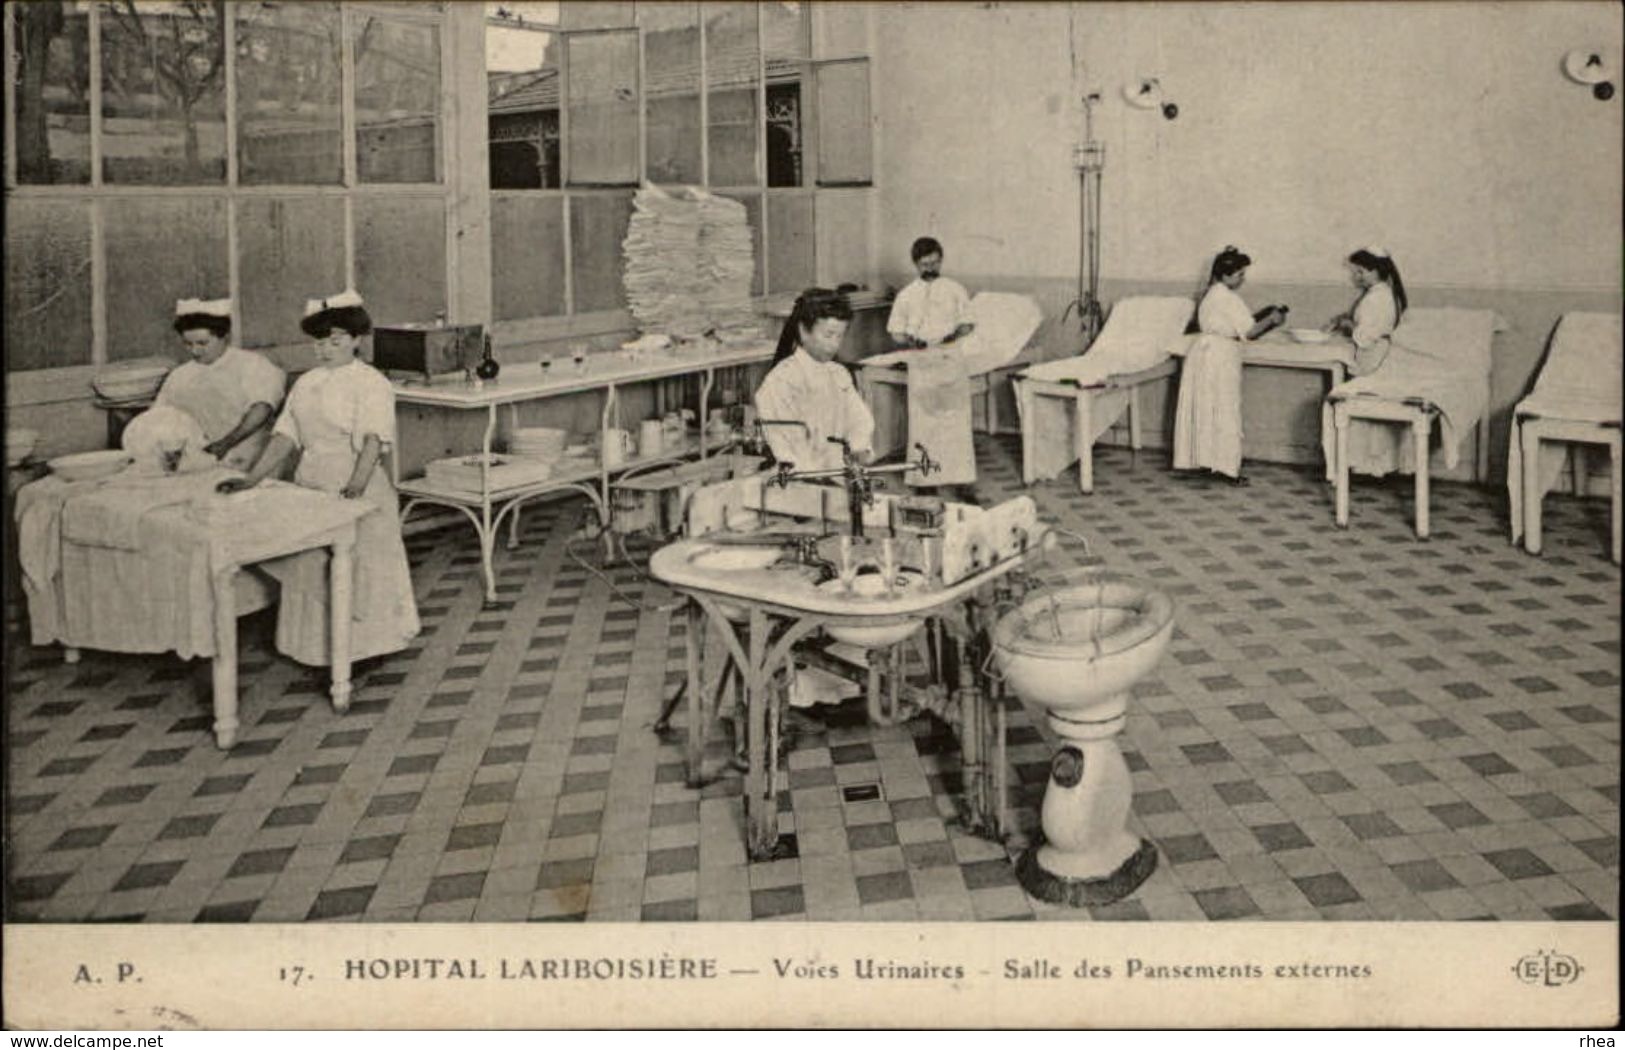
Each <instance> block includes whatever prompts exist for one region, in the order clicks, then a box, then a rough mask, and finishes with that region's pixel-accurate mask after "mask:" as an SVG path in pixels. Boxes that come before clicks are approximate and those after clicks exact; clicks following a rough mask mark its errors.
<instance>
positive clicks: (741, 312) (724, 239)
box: [693, 190, 759, 330]
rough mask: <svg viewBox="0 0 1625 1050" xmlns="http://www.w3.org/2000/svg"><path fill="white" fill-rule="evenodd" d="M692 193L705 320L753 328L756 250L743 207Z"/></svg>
mask: <svg viewBox="0 0 1625 1050" xmlns="http://www.w3.org/2000/svg"><path fill="white" fill-rule="evenodd" d="M693 192H694V193H695V195H696V196H697V197H698V199H699V210H700V267H699V276H700V296H701V302H702V303H703V305H704V307H705V313H706V316H707V319H708V320H709V321H710V322H711V326H712V327H715V328H719V329H733V330H737V329H740V328H750V327H753V326H756V325H757V323H758V322H757V321H756V308H755V306H754V305H753V304H752V303H751V299H750V285H751V280H752V278H753V277H754V276H755V274H756V251H755V245H754V244H753V243H752V241H751V235H750V218H749V215H748V213H747V212H746V211H745V206H744V205H743V204H741V203H739V202H738V201H736V200H729V199H728V198H726V197H718V196H715V195H713V194H710V193H705V192H703V191H700V190H695V191H693ZM758 330H759V329H758Z"/></svg>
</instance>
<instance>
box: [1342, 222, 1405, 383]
mask: <svg viewBox="0 0 1625 1050" xmlns="http://www.w3.org/2000/svg"><path fill="white" fill-rule="evenodd" d="M1348 266H1349V277H1350V278H1351V279H1352V280H1353V281H1354V286H1355V287H1356V288H1358V289H1360V297H1359V298H1358V299H1356V300H1354V305H1353V306H1351V307H1349V309H1348V311H1347V312H1345V313H1341V314H1338V315H1337V316H1336V317H1334V318H1332V319H1331V321H1329V322H1328V323H1327V325H1326V329H1327V331H1331V332H1337V333H1338V334H1340V335H1346V336H1348V337H1349V338H1350V339H1352V340H1353V341H1354V367H1353V369H1352V371H1353V372H1354V374H1355V375H1357V376H1363V375H1370V374H1371V373H1372V372H1375V371H1376V370H1377V368H1378V366H1380V365H1381V364H1382V362H1383V359H1384V358H1386V357H1387V356H1388V338H1389V336H1391V335H1393V334H1394V329H1395V328H1396V327H1398V325H1399V319H1400V318H1401V317H1403V316H1404V314H1405V308H1406V306H1407V305H1408V303H1409V300H1408V299H1406V297H1405V282H1404V281H1402V280H1400V277H1399V267H1398V266H1396V265H1395V264H1394V260H1393V258H1392V257H1391V256H1389V254H1388V252H1387V250H1385V249H1383V248H1361V249H1360V250H1358V251H1356V252H1352V253H1350V255H1349V257H1348Z"/></svg>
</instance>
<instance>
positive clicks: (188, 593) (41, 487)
mask: <svg viewBox="0 0 1625 1050" xmlns="http://www.w3.org/2000/svg"><path fill="white" fill-rule="evenodd" d="M224 476H225V472H224V471H222V470H210V471H207V472H205V473H202V474H198V475H184V476H178V477H173V478H167V479H163V481H162V482H160V483H159V484H163V485H175V486H178V487H180V488H179V489H178V491H180V492H181V493H182V494H181V496H180V497H179V499H178V500H176V501H171V502H168V503H167V504H164V503H161V502H160V503H155V504H154V505H153V507H152V509H148V510H140V509H137V510H131V511H129V512H128V513H127V515H126V517H125V524H126V525H127V526H128V528H127V529H126V530H125V531H126V532H127V533H128V534H129V535H132V536H134V537H135V541H134V544H133V546H132V547H129V548H121V549H118V550H112V549H103V548H99V547H95V546H90V545H84V544H77V543H74V542H72V541H70V540H69V539H68V538H67V537H66V536H63V535H62V533H63V531H64V530H63V527H62V524H61V522H62V518H63V516H64V514H65V513H66V505H67V503H68V502H69V501H70V500H72V499H74V498H75V497H76V496H78V495H82V494H88V493H91V492H94V491H95V490H96V488H97V487H98V485H99V484H100V483H98V482H72V483H70V482H63V481H62V480H61V479H59V478H55V477H49V478H43V479H41V480H40V481H38V482H36V483H34V484H33V485H30V486H27V487H25V488H24V489H23V490H22V491H20V492H19V493H18V509H17V514H18V518H19V520H22V517H23V515H26V514H30V513H34V512H46V513H50V514H54V515H55V523H54V524H53V525H52V526H51V528H52V530H53V532H54V534H55V535H56V536H58V537H59V541H60V542H59V545H60V547H61V549H62V551H63V558H62V562H61V565H60V567H59V568H58V569H57V570H56V571H57V572H58V573H59V574H60V575H59V576H58V577H56V578H55V579H54V580H53V581H52V588H51V590H50V591H49V592H48V593H40V592H35V593H32V594H31V595H30V620H31V626H32V629H33V635H34V642H35V644H49V643H51V642H53V641H54V642H58V643H60V644H61V645H62V646H63V647H64V658H65V659H66V660H67V661H68V662H69V663H73V662H76V661H77V660H78V658H79V650H80V649H105V650H108V651H114V652H166V651H173V652H177V653H179V654H180V655H181V656H183V657H191V656H193V655H207V650H206V649H205V648H204V646H205V645H207V646H209V647H211V648H212V649H213V678H214V733H215V742H216V743H217V744H218V745H219V746H220V747H221V748H230V747H232V746H233V745H234V744H235V743H236V742H237V730H238V727H239V722H238V718H237V701H238V697H237V611H238V609H237V588H236V577H237V574H238V572H239V570H241V569H242V568H244V567H245V566H249V565H253V564H255V563H258V562H263V561H267V560H269V559H272V558H279V557H282V556H284V555H289V554H297V553H299V552H301V551H307V550H317V549H320V548H323V547H329V548H331V549H332V561H331V565H330V572H329V576H328V586H329V588H330V601H329V604H328V609H329V616H330V631H331V633H330V635H329V640H330V646H331V652H330V654H329V656H330V662H331V666H332V675H333V685H332V699H333V707H334V710H337V711H341V712H342V711H344V710H346V709H347V708H348V707H349V705H350V694H351V690H352V686H351V682H350V617H351V605H352V588H353V575H354V573H353V566H354V551H355V543H356V522H357V521H359V520H360V519H361V518H362V517H364V516H365V515H367V514H370V513H372V512H373V511H374V510H376V509H377V508H376V507H374V506H373V505H372V504H370V503H367V502H365V501H362V500H347V499H342V498H340V497H338V496H335V495H330V494H327V493H323V492H317V491H314V490H312V489H307V488H302V487H300V486H297V485H293V484H290V483H287V482H277V481H267V482H264V483H263V484H262V485H261V486H260V487H259V488H257V489H255V490H252V492H251V493H245V494H244V495H243V496H242V497H233V499H241V500H242V501H243V502H241V503H240V505H239V507H240V509H233V508H231V507H230V505H229V504H227V505H225V506H227V508H228V509H226V510H224V511H222V512H221V513H220V514H219V515H218V517H215V518H212V519H210V520H209V521H208V523H207V524H205V523H204V521H201V520H199V519H198V518H197V517H194V515H193V513H192V508H191V506H190V500H191V499H192V498H195V496H196V495H197V494H199V493H205V492H211V491H212V490H213V486H214V484H215V483H216V482H217V481H218V480H220V478H222V477H224ZM114 513H123V512H122V511H119V512H114ZM70 554H72V555H73V557H72V558H70V557H69V555H70ZM93 559H103V560H100V561H97V560H93ZM81 565H82V566H83V568H82V569H79V568H73V566H81ZM70 571H71V572H72V573H73V574H74V575H75V578H73V579H71V580H70V579H69V578H68V575H69V573H70ZM154 574H157V575H158V576H161V577H164V578H174V579H177V580H181V581H188V580H204V581H206V585H204V586H198V585H194V584H188V583H183V584H182V586H181V587H180V588H179V589H178V590H177V591H176V592H175V593H174V594H173V595H171V596H170V598H169V600H171V601H179V602H183V603H184V605H182V606H178V607H176V608H178V609H179V610H180V615H179V616H177V617H175V619H174V620H166V619H164V618H162V617H160V616H158V615H156V614H154V615H153V616H152V617H151V618H150V619H151V621H152V622H151V623H147V624H142V625H140V627H139V629H137V630H135V631H133V632H132V633H123V634H121V633H114V634H107V633H103V630H102V628H99V627H98V626H97V625H96V623H94V622H91V621H85V620H81V619H78V618H76V615H75V614H73V613H72V612H71V609H64V608H60V607H59V606H58V605H57V602H58V598H57V595H59V594H60V593H62V590H61V588H68V587H71V588H73V589H75V590H80V591H82V590H83V589H84V588H87V587H92V586H101V587H122V588H123V590H122V591H120V592H118V594H117V595H108V594H107V592H106V591H105V590H103V591H102V594H103V596H104V600H106V599H112V600H116V601H118V602H125V601H128V602H130V603H132V605H131V607H132V608H133V609H134V610H136V611H145V610H146V609H147V603H148V600H149V599H148V598H147V594H148V593H150V592H148V591H147V590H144V589H142V586H143V585H142V583H141V582H140V581H149V580H152V579H154V578H156V577H155V576H154ZM87 576H88V578H86V577H87ZM132 581H134V582H132ZM58 583H60V588H59V587H58ZM85 601H86V598H85V597H83V596H81V597H80V598H79V599H76V602H77V604H75V603H73V602H70V603H69V605H70V606H71V607H74V608H82V607H83V606H84V604H85ZM36 603H49V604H38V605H36ZM115 607H116V606H115ZM104 609H105V604H104ZM174 611H175V609H170V612H172V613H173V612H174ZM81 615H82V614H81Z"/></svg>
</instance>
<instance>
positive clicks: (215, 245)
mask: <svg viewBox="0 0 1625 1050" xmlns="http://www.w3.org/2000/svg"><path fill="white" fill-rule="evenodd" d="M102 214H103V218H104V220H105V222H106V251H107V356H108V358H109V360H115V361H116V360H122V359H124V358H129V357H144V356H146V355H148V354H168V355H170V356H175V357H178V356H179V341H178V339H177V337H176V335H175V332H174V330H173V329H172V328H171V327H170V323H171V322H172V321H174V319H175V300H176V299H184V298H189V297H194V296H195V297H197V298H200V299H214V298H218V297H223V296H225V295H226V294H227V291H228V289H229V288H230V285H229V283H228V280H229V279H228V273H227V263H226V204H225V201H223V200H220V199H218V198H216V199H208V198H200V197H185V198H181V197H164V198H151V199H146V200H140V199H136V200H110V201H108V202H106V203H105V204H104V206H103V209H102Z"/></svg>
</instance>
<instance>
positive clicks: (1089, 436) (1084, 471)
mask: <svg viewBox="0 0 1625 1050" xmlns="http://www.w3.org/2000/svg"><path fill="white" fill-rule="evenodd" d="M1077 406H1078V412H1077V427H1078V432H1077V433H1076V434H1074V435H1073V440H1074V443H1075V444H1076V446H1077V453H1078V488H1079V489H1081V490H1083V491H1084V492H1093V491H1095V451H1094V445H1095V443H1094V438H1093V435H1094V430H1095V401H1094V394H1092V393H1090V392H1089V391H1087V390H1080V391H1078V397H1077Z"/></svg>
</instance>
